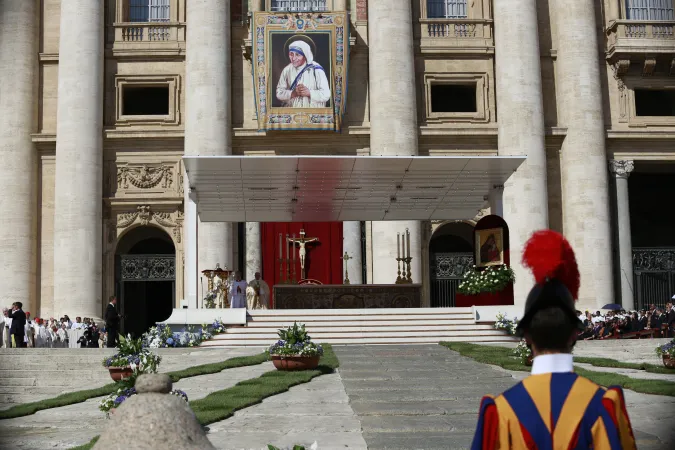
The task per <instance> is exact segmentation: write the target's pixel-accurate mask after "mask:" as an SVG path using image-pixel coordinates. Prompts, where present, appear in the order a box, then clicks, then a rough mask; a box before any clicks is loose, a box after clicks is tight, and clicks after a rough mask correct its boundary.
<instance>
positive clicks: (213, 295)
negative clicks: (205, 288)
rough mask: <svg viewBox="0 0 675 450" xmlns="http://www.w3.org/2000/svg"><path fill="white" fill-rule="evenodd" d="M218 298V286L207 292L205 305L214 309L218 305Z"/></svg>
mask: <svg viewBox="0 0 675 450" xmlns="http://www.w3.org/2000/svg"><path fill="white" fill-rule="evenodd" d="M217 298H218V288H213V290H211V291H209V292H207V293H206V295H205V296H204V307H206V308H210V309H213V308H215V307H216V299H217Z"/></svg>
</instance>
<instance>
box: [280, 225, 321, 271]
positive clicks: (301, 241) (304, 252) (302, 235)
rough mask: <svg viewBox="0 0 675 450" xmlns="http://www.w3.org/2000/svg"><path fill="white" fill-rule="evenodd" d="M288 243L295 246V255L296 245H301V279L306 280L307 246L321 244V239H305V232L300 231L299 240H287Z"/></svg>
mask: <svg viewBox="0 0 675 450" xmlns="http://www.w3.org/2000/svg"><path fill="white" fill-rule="evenodd" d="M286 239H288V242H290V243H291V244H293V249H294V250H293V252H294V253H295V244H299V245H300V252H299V253H300V279H301V280H304V279H305V257H306V256H307V250H306V249H305V245H306V244H309V243H311V242H319V238H315V237H314V238H308V237H305V230H300V237H298V238H286Z"/></svg>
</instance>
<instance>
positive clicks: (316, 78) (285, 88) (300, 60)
mask: <svg viewBox="0 0 675 450" xmlns="http://www.w3.org/2000/svg"><path fill="white" fill-rule="evenodd" d="M288 59H289V60H290V64H288V65H287V66H286V67H285V68H284V70H283V71H282V72H281V76H280V77H279V82H278V83H277V98H278V99H279V100H280V101H281V102H282V103H283V105H284V107H286V108H326V107H327V106H330V105H327V102H328V101H329V100H330V84H329V83H328V77H327V76H326V72H325V70H324V68H323V67H321V65H320V64H319V63H318V62H316V61H314V54H313V53H312V49H311V47H310V46H309V44H307V43H306V42H303V41H294V42H292V43H291V45H290V46H289V47H288Z"/></svg>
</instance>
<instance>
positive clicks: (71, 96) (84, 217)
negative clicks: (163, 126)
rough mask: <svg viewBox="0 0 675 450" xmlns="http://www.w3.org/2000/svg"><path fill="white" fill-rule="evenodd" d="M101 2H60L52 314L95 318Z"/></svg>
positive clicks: (98, 308)
mask: <svg viewBox="0 0 675 450" xmlns="http://www.w3.org/2000/svg"><path fill="white" fill-rule="evenodd" d="M104 11H105V8H104V7H103V2H92V1H91V0H64V1H62V2H61V34H60V38H59V39H60V41H59V88H58V89H59V90H58V103H57V117H58V121H57V124H56V188H55V196H54V197H55V198H54V316H55V317H60V316H63V315H64V314H68V315H69V316H70V317H74V316H83V317H84V316H86V317H101V316H102V313H103V302H102V299H101V296H102V286H101V270H102V263H103V256H102V252H103V248H102V245H103V244H102V227H103V224H102V205H103V140H102V134H103V55H104V53H103V31H104V29H105V27H104V22H103V20H104Z"/></svg>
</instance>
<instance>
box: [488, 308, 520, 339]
mask: <svg viewBox="0 0 675 450" xmlns="http://www.w3.org/2000/svg"><path fill="white" fill-rule="evenodd" d="M494 326H495V329H496V330H504V331H506V332H507V333H508V334H509V335H511V336H513V335H514V334H516V328H517V327H518V318H517V317H515V318H514V319H513V320H511V319H509V318H507V317H506V314H502V313H497V321H496V322H495V325H494Z"/></svg>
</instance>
